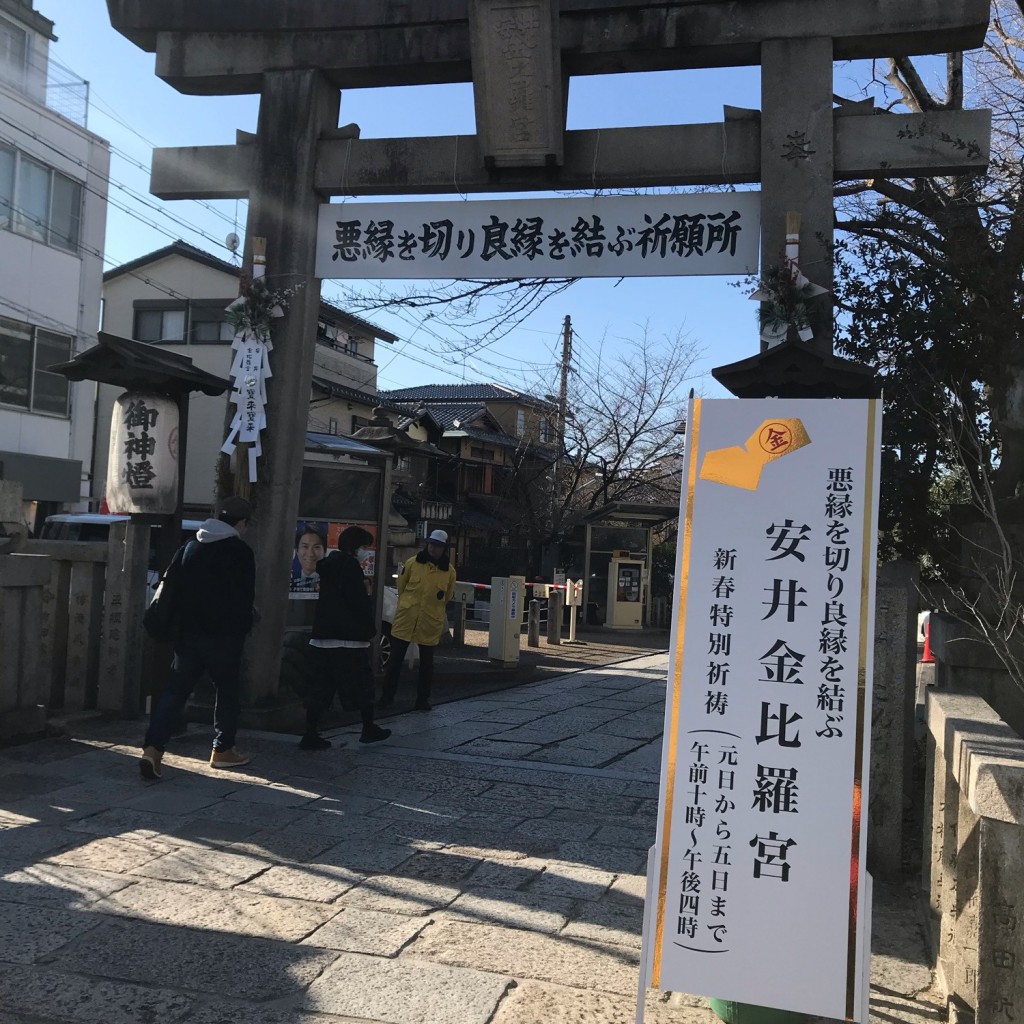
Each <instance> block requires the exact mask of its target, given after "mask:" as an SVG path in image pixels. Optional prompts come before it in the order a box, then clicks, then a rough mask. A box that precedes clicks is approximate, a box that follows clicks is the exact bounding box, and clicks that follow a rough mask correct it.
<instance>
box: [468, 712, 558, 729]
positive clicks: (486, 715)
mask: <svg viewBox="0 0 1024 1024" xmlns="http://www.w3.org/2000/svg"><path fill="white" fill-rule="evenodd" d="M543 716H544V712H543V711H540V710H539V709H537V708H532V709H531V708H525V709H524V708H495V709H493V710H491V711H481V712H480V713H479V714H477V715H475V716H474V718H473V721H475V722H494V723H497V724H499V725H522V724H523V723H524V722H533V721H536V720H537V719H538V718H542V717H543Z"/></svg>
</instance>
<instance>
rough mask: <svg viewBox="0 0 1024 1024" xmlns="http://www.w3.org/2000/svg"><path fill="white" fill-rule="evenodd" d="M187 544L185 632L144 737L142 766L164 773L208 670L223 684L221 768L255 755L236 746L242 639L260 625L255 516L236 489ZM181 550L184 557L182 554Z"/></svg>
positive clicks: (146, 773)
mask: <svg viewBox="0 0 1024 1024" xmlns="http://www.w3.org/2000/svg"><path fill="white" fill-rule="evenodd" d="M218 513H219V514H218V516H217V518H216V519H207V520H206V521H205V522H204V523H203V525H202V526H201V527H200V528H199V530H198V531H197V533H196V539H195V540H194V541H189V543H188V544H187V545H185V547H184V549H183V550H182V552H181V553H180V554H181V569H180V572H179V574H178V586H179V588H180V593H179V598H178V599H179V603H180V608H181V633H180V635H179V637H178V639H177V640H176V641H175V642H174V661H173V663H172V664H171V672H170V676H169V678H168V680H167V687H166V689H165V690H164V692H163V693H162V694H161V696H160V699H159V701H157V703H156V706H155V707H154V708H153V712H152V715H151V716H150V720H149V729H148V730H147V731H146V738H145V739H144V740H143V751H142V757H141V758H139V771H140V772H141V773H142V777H143V778H145V779H158V778H160V776H161V772H162V766H161V761H162V759H163V755H164V750H165V749H166V746H167V742H168V740H169V739H170V738H171V734H172V733H173V731H174V729H175V726H176V725H177V723H178V722H179V721H180V720H181V716H182V712H183V711H184V710H185V704H186V702H187V701H188V698H189V696H190V695H191V693H192V690H193V689H194V688H195V685H196V683H197V682H198V681H199V678H200V677H201V676H202V674H203V672H204V671H205V672H208V673H209V675H210V678H211V679H212V680H213V684H214V686H215V688H216V692H217V696H216V701H215V703H214V706H213V730H214V736H213V753H212V754H211V755H210V765H211V767H213V768H240V767H242V765H245V764H248V763H249V761H250V758H249V756H248V755H246V754H242V753H240V752H239V751H237V750H235V733H236V732H237V730H238V716H239V711H240V707H241V704H240V693H239V691H240V688H241V679H240V674H241V666H242V647H243V645H244V643H245V635H246V633H248V632H249V630H250V629H252V621H253V598H254V597H255V594H256V559H255V557H254V555H253V553H252V548H250V547H249V545H248V544H246V543H245V541H243V540H242V536H243V534H244V533H245V531H246V527H247V526H248V523H249V519H250V518H251V517H252V506H251V505H250V504H249V502H247V501H246V500H245V499H244V498H238V497H231V498H227V499H225V500H224V501H223V502H222V503H221V504H220V506H219V509H218ZM175 557H178V556H177V555H176V556H175Z"/></svg>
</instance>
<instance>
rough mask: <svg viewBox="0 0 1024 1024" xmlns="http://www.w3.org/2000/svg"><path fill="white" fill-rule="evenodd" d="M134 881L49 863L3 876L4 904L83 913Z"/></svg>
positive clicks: (0, 881)
mask: <svg viewBox="0 0 1024 1024" xmlns="http://www.w3.org/2000/svg"><path fill="white" fill-rule="evenodd" d="M133 881H134V879H132V878H130V877H128V876H126V875H115V874H110V873H108V872H105V871H90V870H88V869H87V868H72V867H65V866H63V865H59V864H48V863H45V862H44V863H42V864H30V865H28V867H26V868H24V869H23V870H21V871H11V872H9V873H8V874H6V875H3V876H2V877H0V901H4V900H6V901H10V902H11V903H28V904H31V905H32V906H35V907H55V908H58V909H64V910H83V909H85V908H87V907H89V906H91V905H92V904H93V903H95V902H96V901H97V900H100V899H102V898H103V897H104V896H109V895H110V894H111V893H114V892H117V891H118V890H119V889H123V888H125V886H128V885H131V884H132V882H133Z"/></svg>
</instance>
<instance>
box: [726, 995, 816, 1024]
mask: <svg viewBox="0 0 1024 1024" xmlns="http://www.w3.org/2000/svg"><path fill="white" fill-rule="evenodd" d="M710 1003H711V1009H712V1010H713V1011H714V1012H715V1013H716V1014H717V1015H718V1016H719V1017H721V1018H722V1020H724V1021H725V1022H726V1024H805V1022H806V1020H807V1017H806V1016H805V1015H804V1014H802V1013H794V1012H793V1011H792V1010H773V1009H772V1008H771V1007H769V1006H751V1005H750V1004H749V1003H734V1002H732V1001H731V1000H728V999H712V1000H710Z"/></svg>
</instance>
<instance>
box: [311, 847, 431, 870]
mask: <svg viewBox="0 0 1024 1024" xmlns="http://www.w3.org/2000/svg"><path fill="white" fill-rule="evenodd" d="M412 852H413V850H412V848H411V847H410V846H408V845H402V844H399V843H394V842H385V841H380V842H378V841H376V840H372V839H345V840H343V841H342V842H340V843H335V844H334V846H332V847H331V848H330V849H328V850H324V852H323V853H320V854H317V856H316V857H314V858H313V859H312V860H311V861H310V862H309V867H310V870H312V871H315V870H317V868H318V867H319V866H320V865H328V866H332V867H339V868H348V869H349V870H350V871H358V872H360V873H362V874H380V873H381V872H384V871H390V870H391V869H392V868H394V867H396V866H397V865H399V864H401V863H402V861H405V860H408V859H409V857H410V855H411V854H412Z"/></svg>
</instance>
